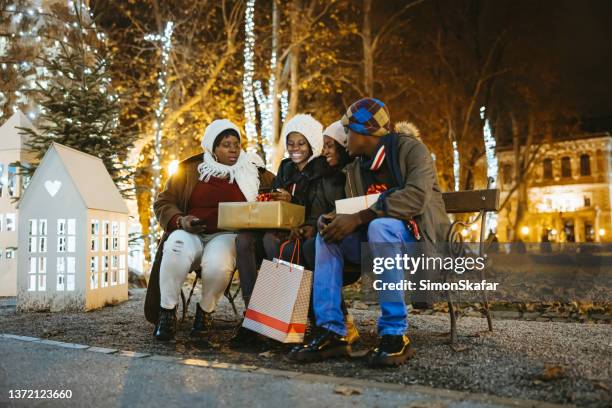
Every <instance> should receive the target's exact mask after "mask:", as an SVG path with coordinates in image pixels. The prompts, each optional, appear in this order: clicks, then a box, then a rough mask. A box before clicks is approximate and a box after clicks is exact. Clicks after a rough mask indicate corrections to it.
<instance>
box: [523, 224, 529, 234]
mask: <svg viewBox="0 0 612 408" xmlns="http://www.w3.org/2000/svg"><path fill="white" fill-rule="evenodd" d="M521 234H523V235H527V234H529V227H528V226H526V225H525V226H523V227H521Z"/></svg>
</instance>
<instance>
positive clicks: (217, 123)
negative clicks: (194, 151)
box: [202, 119, 241, 154]
mask: <svg viewBox="0 0 612 408" xmlns="http://www.w3.org/2000/svg"><path fill="white" fill-rule="evenodd" d="M228 129H233V130H235V131H236V132H237V133H238V138H240V137H241V136H240V129H239V128H238V126H236V124H235V123H234V122H232V121H230V120H227V119H217V120H213V121H212V123H211V124H210V125H208V126H207V127H206V130H205V131H204V137H203V138H202V149H204V150H206V151H208V152H209V153H210V154H213V145H214V144H215V139H216V138H217V136H219V135H220V134H221V132H223V131H224V130H228Z"/></svg>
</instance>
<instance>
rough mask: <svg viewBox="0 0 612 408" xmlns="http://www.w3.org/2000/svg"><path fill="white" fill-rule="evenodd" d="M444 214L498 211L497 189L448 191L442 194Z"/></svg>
mask: <svg viewBox="0 0 612 408" xmlns="http://www.w3.org/2000/svg"><path fill="white" fill-rule="evenodd" d="M442 198H443V199H444V205H445V207H446V212H447V213H451V214H457V213H468V212H478V211H481V210H485V211H499V189H497V188H490V189H486V190H467V191H449V192H446V193H442Z"/></svg>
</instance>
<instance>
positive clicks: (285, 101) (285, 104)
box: [280, 89, 289, 122]
mask: <svg viewBox="0 0 612 408" xmlns="http://www.w3.org/2000/svg"><path fill="white" fill-rule="evenodd" d="M280 101H281V118H282V120H283V122H284V121H285V118H286V117H287V113H288V112H289V91H287V90H286V89H285V90H284V91H283V92H281V95H280Z"/></svg>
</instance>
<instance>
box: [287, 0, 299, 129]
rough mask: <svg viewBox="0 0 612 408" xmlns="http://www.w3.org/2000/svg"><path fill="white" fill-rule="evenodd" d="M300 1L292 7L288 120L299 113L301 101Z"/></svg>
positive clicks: (296, 0) (294, 2) (295, 2)
mask: <svg viewBox="0 0 612 408" xmlns="http://www.w3.org/2000/svg"><path fill="white" fill-rule="evenodd" d="M301 9H302V8H301V5H300V0H294V1H293V4H292V5H291V11H290V13H291V16H290V25H291V46H292V49H291V54H290V55H289V70H290V73H289V75H290V80H289V84H290V86H289V111H288V112H287V118H292V117H293V116H295V115H296V114H297V112H298V106H299V99H300V77H299V75H300V45H299V39H300V33H299V30H300V24H299V14H300V11H301Z"/></svg>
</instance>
